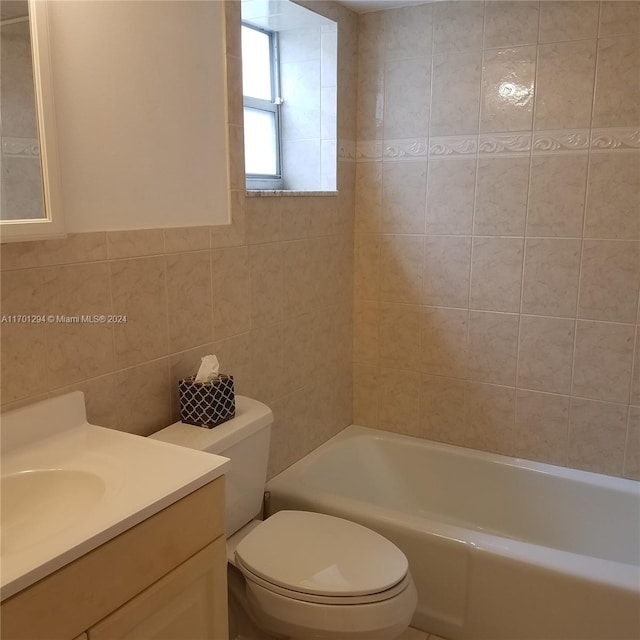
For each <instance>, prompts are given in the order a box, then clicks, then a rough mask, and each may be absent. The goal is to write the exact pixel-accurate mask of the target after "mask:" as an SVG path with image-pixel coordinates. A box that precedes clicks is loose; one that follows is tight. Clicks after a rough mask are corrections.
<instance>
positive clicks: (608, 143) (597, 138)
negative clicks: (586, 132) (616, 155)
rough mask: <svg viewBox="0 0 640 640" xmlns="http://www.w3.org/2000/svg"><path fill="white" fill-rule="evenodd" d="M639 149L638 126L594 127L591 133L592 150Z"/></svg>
mask: <svg viewBox="0 0 640 640" xmlns="http://www.w3.org/2000/svg"><path fill="white" fill-rule="evenodd" d="M631 149H640V127H627V128H624V129H622V128H619V129H594V130H593V131H592V133H591V150H592V151H625V150H631Z"/></svg>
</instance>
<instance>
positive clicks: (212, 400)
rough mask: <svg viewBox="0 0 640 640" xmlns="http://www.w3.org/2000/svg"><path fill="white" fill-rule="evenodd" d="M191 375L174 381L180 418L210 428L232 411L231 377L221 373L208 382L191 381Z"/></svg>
mask: <svg viewBox="0 0 640 640" xmlns="http://www.w3.org/2000/svg"><path fill="white" fill-rule="evenodd" d="M194 379H195V376H190V377H189V378H184V379H183V380H180V381H179V382H178V391H179V393H180V420H181V421H182V422H186V423H187V424H193V425H195V426H197V427H207V428H209V429H210V428H212V427H215V426H217V425H219V424H222V423H223V422H226V421H227V420H231V418H233V417H234V416H235V415H236V394H235V391H234V388H233V377H232V376H228V375H226V374H224V373H221V374H220V375H219V376H218V377H217V378H216V379H215V380H212V381H211V382H194Z"/></svg>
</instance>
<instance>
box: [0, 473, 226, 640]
mask: <svg viewBox="0 0 640 640" xmlns="http://www.w3.org/2000/svg"><path fill="white" fill-rule="evenodd" d="M0 614H1V632H2V633H1V637H2V640H27V639H29V640H72V639H77V638H79V639H81V640H125V639H127V640H155V639H160V638H162V639H163V640H169V639H171V638H174V639H175V640H191V639H193V640H227V638H228V627H227V558H226V544H225V539H224V477H221V478H218V479H217V480H215V481H213V482H211V483H209V484H208V485H206V486H204V487H202V488H201V489H198V490H197V491H195V492H193V493H191V494H189V495H188V496H186V497H185V498H183V499H182V500H179V501H178V502H176V503H174V504H173V505H171V506H169V507H167V508H166V509H164V510H162V511H160V512H159V513H157V514H155V515H154V516H151V517H150V518H148V519H147V520H145V521H143V522H141V523H140V524H138V525H136V526H134V527H133V528H131V529H129V530H128V531H125V532H124V533H122V534H120V535H119V536H117V537H115V538H113V539H112V540H110V541H108V542H106V543H105V544H103V545H102V546H100V547H98V548H96V549H94V550H93V551H91V552H89V553H87V554H86V555H84V556H82V557H80V558H78V559H77V560H75V561H73V562H71V563H70V564H68V565H66V566H64V567H62V568H61V569H59V570H58V571H56V572H55V573H53V574H51V575H49V576H47V577H46V578H43V579H42V580H40V581H39V582H36V583H35V584H34V585H32V586H30V587H28V588H26V589H24V590H23V591H21V592H19V593H18V594H16V595H15V596H12V597H11V598H9V599H7V600H6V601H4V602H3V603H2V606H1V608H0Z"/></svg>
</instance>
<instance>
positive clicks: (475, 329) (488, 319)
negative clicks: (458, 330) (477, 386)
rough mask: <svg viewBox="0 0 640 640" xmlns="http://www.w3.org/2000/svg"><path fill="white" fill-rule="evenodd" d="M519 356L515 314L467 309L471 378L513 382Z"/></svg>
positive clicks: (513, 383)
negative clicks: (468, 310)
mask: <svg viewBox="0 0 640 640" xmlns="http://www.w3.org/2000/svg"><path fill="white" fill-rule="evenodd" d="M517 358H518V316H517V315H515V314H506V313H487V312H483V311H470V312H469V365H468V366H469V368H468V376H469V379H470V380H475V381H477V382H491V383H493V384H502V385H509V386H512V387H513V386H515V382H516V363H517Z"/></svg>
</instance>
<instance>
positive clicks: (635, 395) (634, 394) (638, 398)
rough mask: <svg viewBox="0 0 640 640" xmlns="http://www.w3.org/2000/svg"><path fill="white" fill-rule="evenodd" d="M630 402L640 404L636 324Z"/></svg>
mask: <svg viewBox="0 0 640 640" xmlns="http://www.w3.org/2000/svg"><path fill="white" fill-rule="evenodd" d="M631 404H636V405H640V326H636V348H635V353H634V356H633V376H632V378H631Z"/></svg>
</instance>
